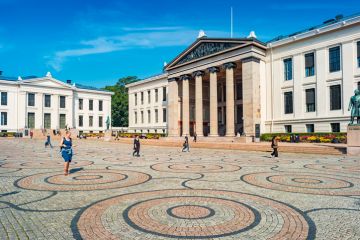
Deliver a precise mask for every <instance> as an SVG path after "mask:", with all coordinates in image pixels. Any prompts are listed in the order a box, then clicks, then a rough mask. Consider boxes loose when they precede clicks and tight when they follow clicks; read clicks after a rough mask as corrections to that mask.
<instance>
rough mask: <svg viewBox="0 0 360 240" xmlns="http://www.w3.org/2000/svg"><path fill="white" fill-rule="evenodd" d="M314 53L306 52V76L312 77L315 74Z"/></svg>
mask: <svg viewBox="0 0 360 240" xmlns="http://www.w3.org/2000/svg"><path fill="white" fill-rule="evenodd" d="M314 56H315V55H314V53H307V54H305V76H306V77H311V76H314V75H315V63H314V58H315V57H314Z"/></svg>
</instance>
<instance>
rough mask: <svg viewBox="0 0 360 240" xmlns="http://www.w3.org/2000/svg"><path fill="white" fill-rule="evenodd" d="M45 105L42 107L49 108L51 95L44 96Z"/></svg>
mask: <svg viewBox="0 0 360 240" xmlns="http://www.w3.org/2000/svg"><path fill="white" fill-rule="evenodd" d="M44 100H45V104H44V106H45V107H48V108H49V107H51V95H45V99H44Z"/></svg>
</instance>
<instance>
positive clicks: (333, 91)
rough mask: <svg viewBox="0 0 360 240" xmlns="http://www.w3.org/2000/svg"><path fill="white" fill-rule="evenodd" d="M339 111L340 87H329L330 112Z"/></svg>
mask: <svg viewBox="0 0 360 240" xmlns="http://www.w3.org/2000/svg"><path fill="white" fill-rule="evenodd" d="M339 109H341V86H340V85H334V86H330V110H339Z"/></svg>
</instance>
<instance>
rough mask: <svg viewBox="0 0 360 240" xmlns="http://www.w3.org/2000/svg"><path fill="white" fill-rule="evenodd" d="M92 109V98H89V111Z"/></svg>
mask: <svg viewBox="0 0 360 240" xmlns="http://www.w3.org/2000/svg"><path fill="white" fill-rule="evenodd" d="M92 110H94V100H91V99H89V111H92Z"/></svg>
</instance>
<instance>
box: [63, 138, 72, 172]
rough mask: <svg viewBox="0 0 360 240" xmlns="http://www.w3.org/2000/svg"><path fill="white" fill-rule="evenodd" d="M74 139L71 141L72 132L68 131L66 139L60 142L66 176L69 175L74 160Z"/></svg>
mask: <svg viewBox="0 0 360 240" xmlns="http://www.w3.org/2000/svg"><path fill="white" fill-rule="evenodd" d="M72 146H73V145H72V139H71V132H70V131H66V132H65V137H63V138H62V139H61V142H60V152H61V156H62V158H63V159H64V161H65V163H64V175H65V176H67V175H69V165H70V162H71V160H72V156H73V150H72Z"/></svg>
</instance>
